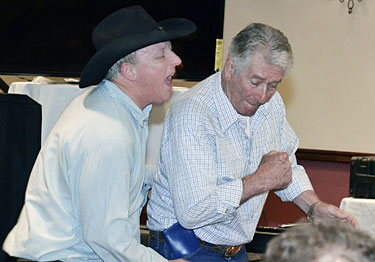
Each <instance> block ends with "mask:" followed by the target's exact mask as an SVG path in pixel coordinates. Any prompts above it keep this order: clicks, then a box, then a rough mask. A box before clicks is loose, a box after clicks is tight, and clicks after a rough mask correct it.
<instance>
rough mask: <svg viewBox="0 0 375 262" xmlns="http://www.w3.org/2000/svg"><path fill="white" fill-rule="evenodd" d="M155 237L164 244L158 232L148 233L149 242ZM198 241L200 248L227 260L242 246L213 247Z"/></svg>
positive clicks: (213, 245)
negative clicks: (222, 256) (204, 248)
mask: <svg viewBox="0 0 375 262" xmlns="http://www.w3.org/2000/svg"><path fill="white" fill-rule="evenodd" d="M157 236H158V239H159V242H165V239H164V237H163V235H162V234H161V232H160V231H153V230H150V233H149V237H150V241H156V239H157ZM198 241H199V243H200V245H201V247H207V249H208V250H210V251H213V252H216V253H221V254H223V255H224V257H227V258H229V257H235V256H236V255H237V254H238V252H240V250H241V249H242V247H243V245H237V246H226V245H215V244H211V243H208V242H206V241H203V240H200V239H199V238H198Z"/></svg>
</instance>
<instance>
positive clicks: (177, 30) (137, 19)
mask: <svg viewBox="0 0 375 262" xmlns="http://www.w3.org/2000/svg"><path fill="white" fill-rule="evenodd" d="M195 30H196V26H195V24H194V23H193V22H191V21H190V20H188V19H184V18H173V19H168V20H163V21H161V22H159V23H157V22H155V20H154V19H153V18H152V17H151V16H150V15H149V14H147V13H146V11H145V10H144V9H143V8H142V7H141V6H139V5H135V6H131V7H126V8H122V9H120V10H117V11H116V12H114V13H112V14H111V15H109V16H107V17H106V18H104V19H103V20H102V21H101V22H100V23H99V24H98V25H97V26H96V27H95V29H94V31H93V33H92V41H93V43H94V46H95V48H96V50H97V52H96V53H95V54H94V56H93V57H91V59H90V60H89V62H88V63H87V64H86V66H85V68H84V69H83V72H82V74H81V79H80V83H79V87H81V88H84V87H87V86H90V85H96V84H98V83H100V82H101V81H102V80H103V79H104V77H105V75H106V74H107V72H108V70H109V69H110V68H111V67H112V65H114V64H115V63H116V62H117V61H118V60H120V59H121V58H123V57H125V56H126V55H128V54H130V53H132V52H134V51H136V50H138V49H141V48H143V47H146V46H149V45H152V44H156V43H160V42H164V41H169V40H172V39H176V38H179V37H183V36H186V35H189V34H191V33H193V32H194V31H195Z"/></svg>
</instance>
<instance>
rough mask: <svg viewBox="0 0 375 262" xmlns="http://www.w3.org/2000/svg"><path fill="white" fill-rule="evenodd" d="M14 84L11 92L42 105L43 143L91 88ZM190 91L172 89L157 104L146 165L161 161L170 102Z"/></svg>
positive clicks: (152, 116) (68, 85) (150, 125)
mask: <svg viewBox="0 0 375 262" xmlns="http://www.w3.org/2000/svg"><path fill="white" fill-rule="evenodd" d="M41 80H42V81H44V83H42V84H41V83H33V82H14V83H12V84H11V85H10V87H9V90H8V93H17V94H26V95H28V96H29V97H31V98H32V99H34V100H35V101H36V102H38V103H39V104H41V105H42V134H41V141H42V144H43V142H44V141H45V139H46V138H47V136H48V134H49V132H50V131H51V129H52V127H53V125H54V124H55V122H56V120H57V119H58V118H59V117H60V115H61V113H62V112H63V111H64V110H65V108H66V107H67V106H68V105H69V104H70V102H71V101H72V100H73V99H74V98H75V97H76V96H78V95H79V94H81V93H82V92H86V91H88V90H89V89H91V88H95V87H88V88H79V87H78V84H64V83H62V84H61V83H51V82H48V83H47V84H46V83H45V79H41ZM186 90H188V88H186V87H173V91H172V97H171V99H170V100H169V101H168V102H165V103H164V104H161V105H154V106H153V108H152V111H151V113H150V119H149V139H148V144H147V155H146V164H148V165H153V166H156V165H157V163H158V160H159V147H160V140H161V135H162V130H163V122H164V117H165V114H166V112H167V111H168V109H169V106H170V103H171V102H172V101H173V100H174V99H175V98H176V96H177V95H179V94H181V93H183V92H185V91H186Z"/></svg>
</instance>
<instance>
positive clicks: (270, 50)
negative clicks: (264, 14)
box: [228, 23, 293, 77]
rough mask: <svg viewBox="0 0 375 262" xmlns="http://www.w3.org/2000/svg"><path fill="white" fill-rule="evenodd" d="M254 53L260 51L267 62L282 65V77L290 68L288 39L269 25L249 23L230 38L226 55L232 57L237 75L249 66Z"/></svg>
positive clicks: (290, 51) (290, 57) (291, 55)
mask: <svg viewBox="0 0 375 262" xmlns="http://www.w3.org/2000/svg"><path fill="white" fill-rule="evenodd" d="M255 53H261V54H262V55H263V57H264V59H265V60H266V61H267V62H268V63H269V64H271V65H278V66H280V67H282V68H283V69H284V77H285V76H286V75H287V74H288V73H289V71H290V70H291V68H292V64H293V51H292V48H291V46H290V44H289V42H288V39H287V38H286V36H285V35H284V34H283V33H282V32H281V31H280V30H278V29H275V28H273V27H271V26H269V25H265V24H261V23H252V24H249V25H248V26H247V27H245V28H244V29H242V30H241V31H240V32H239V33H238V34H237V35H236V36H235V37H234V38H233V39H232V42H231V44H230V46H229V51H228V56H231V57H233V62H234V65H235V68H236V75H237V76H238V74H240V73H242V72H243V71H244V70H246V69H247V68H248V67H249V63H250V59H251V57H252V56H253V55H254V54H255Z"/></svg>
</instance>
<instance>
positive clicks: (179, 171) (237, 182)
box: [161, 114, 242, 228]
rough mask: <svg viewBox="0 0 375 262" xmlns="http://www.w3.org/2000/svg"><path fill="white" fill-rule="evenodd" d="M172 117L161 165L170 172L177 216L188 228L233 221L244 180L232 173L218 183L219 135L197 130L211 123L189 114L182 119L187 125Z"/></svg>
mask: <svg viewBox="0 0 375 262" xmlns="http://www.w3.org/2000/svg"><path fill="white" fill-rule="evenodd" d="M185 116H186V115H181V114H180V115H179V117H185ZM168 121H169V123H168V125H169V124H170V125H171V127H172V126H173V127H172V128H173V130H170V132H169V136H168V139H166V140H165V143H164V144H162V147H161V150H162V151H163V153H162V154H161V155H162V159H161V169H162V171H163V172H164V173H165V174H168V181H169V187H170V190H171V195H172V199H173V204H174V207H175V212H176V216H177V220H178V221H179V222H180V223H181V225H182V226H184V227H185V228H198V227H202V226H205V225H209V224H214V223H219V222H227V221H230V219H232V218H233V217H235V216H236V212H237V208H238V207H239V205H240V200H241V196H242V180H241V179H240V178H231V177H228V178H227V180H226V181H225V183H221V184H220V183H218V170H217V163H216V162H217V160H216V157H215V156H216V152H215V141H213V139H215V138H214V137H215V136H210V135H209V132H207V131H205V130H197V128H198V129H199V128H202V129H203V128H204V127H205V126H207V125H205V124H204V123H203V124H202V125H199V124H196V123H194V121H197V120H196V119H191V118H190V117H189V116H187V119H186V121H180V123H181V122H183V125H173V121H174V120H173V116H170V118H169V119H168ZM191 121H192V122H191ZM203 121H204V120H203ZM191 123H193V124H192V125H190V124H191ZM190 126H192V127H190ZM230 173H231V172H228V174H230ZM169 174H170V175H169Z"/></svg>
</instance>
